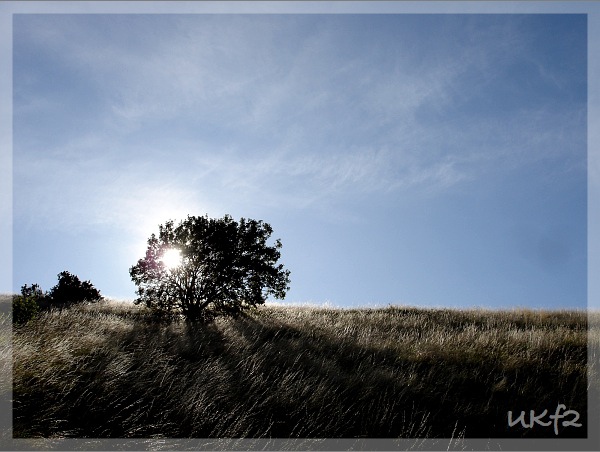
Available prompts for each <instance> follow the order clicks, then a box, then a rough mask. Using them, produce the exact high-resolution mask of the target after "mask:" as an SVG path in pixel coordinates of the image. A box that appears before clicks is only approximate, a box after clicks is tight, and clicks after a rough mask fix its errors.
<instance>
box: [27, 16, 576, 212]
mask: <svg viewBox="0 0 600 452" xmlns="http://www.w3.org/2000/svg"><path fill="white" fill-rule="evenodd" d="M132 24H134V25H135V26H132ZM158 25H160V26H158ZM306 25H307V19H306V18H294V17H292V16H287V17H285V18H283V17H269V16H263V17H258V16H246V17H242V16H230V17H227V18H226V19H224V18H223V17H222V16H206V17H202V18H198V17H194V16H173V17H167V16H160V17H152V16H139V17H127V16H124V17H110V18H108V17H102V16H100V17H86V18H84V19H83V20H82V19H79V18H77V17H73V16H55V17H54V18H47V17H38V18H34V19H28V22H27V24H23V25H22V28H21V29H19V28H18V30H20V31H19V32H20V33H22V34H28V33H31V34H30V35H28V36H27V38H24V37H21V38H20V39H24V40H25V42H28V43H30V45H31V46H33V47H37V48H38V51H40V50H39V49H42V50H43V52H45V53H46V55H52V57H53V58H55V59H56V60H57V61H58V62H59V65H64V68H65V71H68V73H69V74H70V75H69V76H70V77H75V78H76V79H77V80H84V81H85V86H86V87H87V88H89V89H90V90H92V92H91V95H92V96H91V98H92V99H93V103H92V104H91V105H90V106H89V107H90V108H89V110H92V111H94V113H89V114H90V115H91V116H90V119H89V123H88V127H87V128H86V129H84V130H81V131H77V130H71V131H70V138H69V140H70V141H66V142H65V141H63V142H57V143H55V144H54V146H53V147H52V149H51V150H50V152H51V154H52V156H51V157H49V159H47V160H44V159H39V158H38V157H36V159H38V162H37V164H35V165H33V166H31V165H29V162H28V160H27V155H24V156H23V157H22V159H21V160H19V161H18V163H19V164H23V168H25V167H27V174H23V175H22V177H23V179H21V182H22V184H23V186H26V185H27V184H28V183H31V188H25V189H23V190H22V191H21V194H20V196H21V197H23V198H27V199H22V201H24V202H27V200H31V199H33V198H35V199H38V200H42V199H43V200H45V201H46V202H44V203H42V202H40V204H43V205H45V206H50V205H52V203H51V199H50V198H49V197H50V196H52V195H51V193H53V190H56V191H58V190H60V187H61V186H62V184H64V183H65V181H67V180H68V181H70V182H69V183H71V184H73V183H74V184H75V185H76V186H80V187H82V189H81V190H77V191H76V192H74V193H65V194H64V195H63V196H64V198H63V199H64V200H65V203H66V204H65V210H68V208H67V207H66V206H67V205H72V204H73V203H74V202H75V200H74V199H73V200H71V199H69V198H70V197H78V199H79V197H80V196H81V194H82V193H85V195H86V196H87V197H88V199H96V200H97V202H98V205H99V206H100V207H99V211H101V212H103V213H102V214H100V215H95V216H94V215H92V216H91V217H90V218H92V217H94V218H96V217H98V218H110V217H111V215H112V217H114V218H121V217H123V221H129V220H128V218H129V217H130V216H131V215H137V213H134V212H136V208H134V205H133V204H135V203H137V205H139V207H138V209H139V211H140V212H139V215H143V214H144V213H145V214H146V215H147V212H148V210H149V209H148V207H147V206H149V205H150V204H149V203H150V199H159V200H162V201H161V202H162V203H163V204H164V205H165V206H164V207H161V209H163V210H166V205H167V204H168V205H171V206H177V205H180V204H181V205H183V204H185V205H194V206H196V205H199V204H200V205H202V204H205V203H206V200H207V199H211V201H212V204H213V205H220V204H228V205H231V204H235V203H238V204H243V203H246V204H248V203H255V204H266V205H277V204H282V200H283V199H286V200H287V201H288V202H287V203H286V205H288V206H290V205H291V206H296V207H299V208H303V207H307V206H314V205H315V204H317V203H319V202H322V201H324V200H327V199H331V198H333V197H336V196H338V197H339V196H353V195H355V194H367V195H368V194H373V193H390V192H398V193H402V192H410V193H411V195H414V194H416V193H421V194H423V193H428V194H431V193H439V192H442V191H444V190H448V189H450V188H452V187H453V186H456V185H457V184H461V183H468V182H469V181H473V180H477V179H478V178H480V177H482V176H483V177H485V175H486V173H488V172H490V171H492V170H493V171H498V170H502V169H503V168H504V169H507V170H508V169H509V167H510V166H511V165H512V166H514V165H521V164H530V163H531V162H536V161H540V160H543V159H548V158H552V156H553V155H554V156H556V155H558V156H564V155H565V149H564V148H565V147H566V146H569V143H573V142H574V140H575V139H576V137H577V136H579V135H581V130H579V129H578V128H577V126H578V124H580V123H581V120H580V119H581V118H580V117H578V116H577V115H580V114H581V112H582V111H584V105H582V106H581V108H580V109H579V110H571V111H557V110H556V108H555V107H556V106H555V105H547V106H545V105H541V104H539V103H537V104H536V103H531V106H530V107H527V105H526V103H525V104H524V105H525V107H522V106H521V107H520V108H519V109H513V108H511V107H510V106H504V107H503V106H492V105H488V104H487V103H489V102H491V99H490V98H486V95H487V93H489V92H490V91H492V92H493V91H494V90H497V89H500V88H502V87H500V88H498V86H497V85H498V76H499V73H502V72H504V73H506V72H507V71H508V70H509V68H510V67H512V66H511V65H512V64H515V63H516V62H518V61H520V60H521V59H522V58H523V55H524V54H529V53H530V52H529V53H528V52H526V50H527V49H525V47H526V46H527V45H531V44H528V41H527V40H526V39H524V38H523V37H524V35H523V33H522V32H519V30H518V24H516V25H515V23H511V24H509V25H507V24H505V23H492V24H491V25H490V27H491V28H490V27H488V28H482V27H475V26H474V25H473V24H472V23H471V22H470V21H468V20H467V21H466V25H465V24H462V25H461V24H458V23H454V25H453V26H455V27H457V30H459V29H460V27H459V25H460V26H463V25H465V29H466V31H465V32H461V33H459V34H460V38H452V39H451V42H449V43H446V44H443V45H442V44H440V43H437V44H436V45H437V46H438V47H435V46H433V47H428V44H427V42H428V41H423V42H424V43H425V44H423V43H421V45H420V46H418V49H419V50H420V51H421V52H424V55H423V54H421V53H419V52H417V51H411V50H410V46H398V49H401V50H398V51H397V52H396V53H393V52H392V54H390V53H389V52H388V51H383V50H382V48H380V47H376V46H374V47H370V48H361V47H360V44H359V43H346V42H345V41H344V40H345V39H346V38H347V37H348V36H347V35H346V34H344V33H343V32H340V31H339V30H338V29H336V27H335V26H332V24H331V23H328V22H326V21H325V22H323V21H318V20H317V21H315V22H314V27H312V28H310V27H308V28H307V26H306ZM503 27H504V28H503ZM130 29H131V30H133V29H134V30H135V33H132V32H131V30H130ZM445 32H446V33H448V30H446V31H445ZM498 36H501V37H502V38H503V39H498ZM434 42H437V41H434ZM390 55H392V56H391V57H390ZM424 56H427V59H426V61H427V64H423V63H422V62H421V61H422V59H423V58H424ZM433 57H435V58H433ZM390 58H391V59H390ZM536 64H537V65H538V66H539V68H540V69H539V73H540V74H541V75H540V76H541V77H542V78H543V79H547V78H548V75H547V74H546V72H544V66H543V65H542V63H541V62H536ZM42 74H43V73H40V77H43V75H42ZM544 74H546V75H544ZM39 82H40V81H39V80H38V83H39ZM553 83H554V82H553ZM554 84H555V85H556V86H558V85H559V84H558V85H557V83H554ZM508 88H510V89H517V88H518V86H517V85H510V86H508V85H507V86H506V89H508ZM21 94H22V97H19V99H20V101H19V102H18V103H17V105H16V114H17V117H19V115H22V117H26V116H27V115H34V114H35V112H36V109H38V110H37V111H38V114H39V112H40V111H43V112H45V113H46V114H47V113H48V112H51V111H52V108H53V107H52V103H51V101H45V102H44V101H40V100H39V97H37V94H38V93H36V91H30V94H29V97H28V96H27V93H26V92H24V93H21ZM524 94H526V93H524ZM36 99H38V100H36ZM40 102H41V103H40ZM478 104H479V105H480V106H478ZM467 105H468V106H469V108H468V109H467V108H466V107H465V106H467ZM488 107H490V108H488ZM496 107H497V108H496ZM477 108H479V109H481V115H477V114H473V109H475V110H477ZM465 111H468V112H469V114H468V115H466V114H465ZM490 111H493V112H494V115H493V116H490V115H489V112H490ZM25 152H27V151H25ZM32 152H35V153H39V149H36V150H34V151H32ZM567 153H568V152H567ZM69 154H70V155H71V157H70V158H66V156H67V155H69ZM32 155H33V154H32ZM57 156H58V157H60V158H59V159H58V160H57V159H56V158H57ZM577 158H580V156H578V157H577ZM52 159H54V160H52ZM575 160H576V159H575ZM96 166H98V168H100V169H95V167H96ZM142 168H146V171H147V173H148V174H152V175H153V176H152V177H153V178H157V180H149V178H145V177H144V175H143V171H144V170H143V169H142ZM52 175H53V176H52ZM27 177H30V178H32V179H31V181H30V180H29V179H27ZM34 178H37V179H35V180H37V181H44V183H42V184H39V183H38V184H34V183H33V180H34ZM20 186H21V185H20ZM33 187H37V188H33ZM49 187H50V188H49ZM52 187H54V189H53V188H52ZM109 187H115V188H114V189H111V188H109ZM32 190H39V191H40V193H34V192H33V191H32ZM129 194H130V195H131V201H128V198H127V196H128V195H129ZM144 200H147V201H144ZM109 206H110V207H111V208H112V212H108V210H110V209H109V208H108V207H109ZM40 208H42V207H40ZM46 208H48V209H52V208H51V207H46ZM119 212H122V213H119ZM125 214H126V215H125ZM71 215H72V214H71ZM68 216H69V214H68V212H64V213H63V214H61V218H67V217H68ZM90 221H97V219H94V220H90Z"/></svg>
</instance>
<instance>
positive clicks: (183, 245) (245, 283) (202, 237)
mask: <svg viewBox="0 0 600 452" xmlns="http://www.w3.org/2000/svg"><path fill="white" fill-rule="evenodd" d="M272 232H273V229H272V228H271V226H270V225H269V224H267V223H264V222H262V221H257V220H251V219H248V220H246V219H245V218H241V219H240V221H239V223H238V222H236V221H234V220H233V219H232V218H231V217H230V216H229V215H225V216H224V217H223V218H219V219H212V218H208V216H204V217H192V216H188V217H187V219H186V220H184V221H182V222H181V223H179V225H178V226H174V223H173V221H172V220H170V221H167V222H166V223H165V224H164V225H159V236H158V237H156V235H154V234H152V235H151V237H150V238H149V239H148V248H147V250H146V257H144V258H143V259H140V260H139V261H138V262H137V264H136V265H134V266H133V267H131V268H130V269H129V274H130V276H131V279H132V280H133V282H134V283H135V284H136V285H137V286H138V289H137V291H136V293H137V294H138V295H139V297H138V298H137V299H136V300H135V303H136V304H140V303H145V305H146V306H147V307H149V308H151V309H152V310H154V311H155V312H156V313H159V314H167V313H179V314H182V315H183V316H185V317H186V319H189V320H210V319H213V318H214V317H216V316H218V315H229V316H236V315H238V314H239V313H241V312H242V311H243V310H245V309H247V308H250V307H253V306H256V305H260V304H263V303H264V302H265V300H266V297H267V296H268V295H273V296H274V297H276V298H280V299H282V298H284V297H285V293H286V291H287V290H289V287H288V285H289V282H290V280H289V274H290V272H289V270H284V269H283V265H281V264H279V265H276V263H277V261H278V259H279V258H280V252H279V249H280V248H281V241H280V240H279V239H278V240H276V241H275V245H274V246H268V245H267V240H268V239H269V237H270V236H271V234H272ZM173 250H176V251H175V252H177V251H178V252H179V253H180V256H181V261H180V262H179V263H171V264H169V263H168V262H167V260H168V258H167V256H169V254H167V252H169V253H171V255H172V253H173Z"/></svg>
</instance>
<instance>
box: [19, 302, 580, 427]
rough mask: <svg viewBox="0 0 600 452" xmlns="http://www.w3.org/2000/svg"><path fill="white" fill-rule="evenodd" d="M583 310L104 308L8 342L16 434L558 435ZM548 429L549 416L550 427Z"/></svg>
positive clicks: (573, 402)
mask: <svg viewBox="0 0 600 452" xmlns="http://www.w3.org/2000/svg"><path fill="white" fill-rule="evenodd" d="M586 328H587V318H586V313H585V312H566V311H565V312H543V311H526V310H521V311H502V312H501V311H479V310H473V311H453V310H429V309H416V308H399V307H390V308H386V309H355V310H337V309H322V308H307V307H267V306H264V307H261V308H260V309H258V310H257V311H255V312H253V313H251V314H250V315H248V316H245V317H243V318H239V319H219V320H217V321H216V322H215V323H213V324H208V325H194V324H189V323H186V322H184V321H171V322H162V323H161V322H158V321H154V320H152V318H151V317H149V316H147V315H146V314H145V312H144V311H143V310H142V309H140V308H137V307H135V306H132V305H128V304H121V303H117V302H102V303H99V304H96V305H89V306H77V307H73V308H70V309H68V310H64V311H62V312H58V311H57V312H51V313H49V314H46V315H44V316H43V317H41V318H40V319H38V320H36V321H33V322H30V323H29V324H27V325H25V326H24V327H20V328H15V329H14V334H13V388H14V405H13V410H14V411H13V413H14V436H15V437H21V438H23V437H38V436H44V437H50V436H52V437H62V436H66V437H255V438H258V437H382V438H390V437H391V438H394V437H396V438H397V437H451V436H453V437H457V436H462V437H467V438H476V437H486V438H488V437H550V438H554V437H556V436H555V433H554V431H553V427H552V426H549V427H543V426H540V425H536V426H535V427H534V428H527V429H525V428H523V427H521V426H520V425H519V426H514V427H512V428H508V425H507V412H508V411H509V410H511V411H513V413H514V416H515V418H516V417H517V416H518V414H520V412H521V411H522V410H524V411H527V414H528V415H529V410H535V412H536V414H539V413H541V412H542V411H543V410H544V409H547V410H548V413H549V414H553V413H554V412H555V409H556V406H557V404H558V403H562V404H564V405H565V406H566V407H567V409H571V410H576V411H578V412H579V413H580V415H581V417H580V419H579V422H580V423H581V424H582V427H573V426H570V427H562V426H560V424H559V426H560V427H559V431H558V433H559V435H558V436H559V437H585V436H586V434H587V427H586V426H587V422H586V421H587V419H586V413H587V407H586V405H587V402H586V400H587V399H586V393H587V375H586V374H587V370H586V361H587V335H586ZM544 420H545V421H547V420H548V419H547V418H546V419H544Z"/></svg>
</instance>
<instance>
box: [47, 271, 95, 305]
mask: <svg viewBox="0 0 600 452" xmlns="http://www.w3.org/2000/svg"><path fill="white" fill-rule="evenodd" d="M48 298H49V305H50V306H68V305H72V304H75V303H81V302H84V301H92V302H94V301H99V300H101V299H102V296H101V295H100V292H99V291H98V289H96V288H95V287H94V286H93V285H92V283H91V282H89V281H83V282H82V281H80V280H79V277H78V276H77V275H73V274H71V273H69V272H68V271H64V272H60V273H59V274H58V284H57V285H56V286H54V287H53V288H52V289H50V291H49V292H48Z"/></svg>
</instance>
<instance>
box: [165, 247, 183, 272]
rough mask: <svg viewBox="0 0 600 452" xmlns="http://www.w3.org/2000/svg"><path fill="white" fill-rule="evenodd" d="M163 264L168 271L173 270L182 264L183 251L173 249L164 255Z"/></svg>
mask: <svg viewBox="0 0 600 452" xmlns="http://www.w3.org/2000/svg"><path fill="white" fill-rule="evenodd" d="M161 261H162V263H163V264H164V266H165V267H166V268H167V270H171V269H173V268H175V267H177V266H179V265H180V264H181V251H179V250H177V249H175V248H171V249H168V250H167V251H165V252H164V253H163V256H162V259H161Z"/></svg>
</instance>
